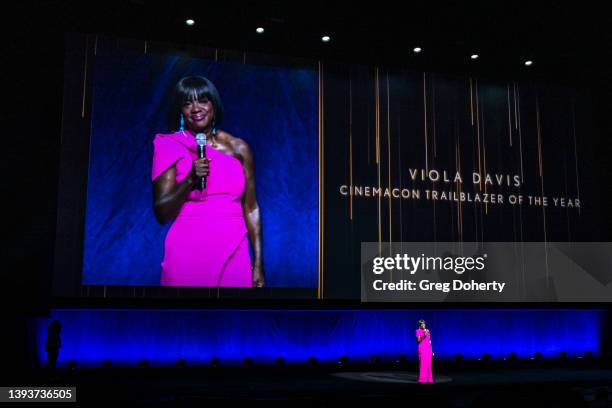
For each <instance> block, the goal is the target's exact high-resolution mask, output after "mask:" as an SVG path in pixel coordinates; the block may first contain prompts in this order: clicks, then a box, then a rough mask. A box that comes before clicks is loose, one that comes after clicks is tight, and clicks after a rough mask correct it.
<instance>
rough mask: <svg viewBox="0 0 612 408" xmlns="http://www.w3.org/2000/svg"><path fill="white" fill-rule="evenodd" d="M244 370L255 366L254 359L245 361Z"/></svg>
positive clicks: (248, 358) (249, 358)
mask: <svg viewBox="0 0 612 408" xmlns="http://www.w3.org/2000/svg"><path fill="white" fill-rule="evenodd" d="M243 363H244V368H249V367H252V366H253V359H252V358H251V357H247V358H245V359H244V362H243Z"/></svg>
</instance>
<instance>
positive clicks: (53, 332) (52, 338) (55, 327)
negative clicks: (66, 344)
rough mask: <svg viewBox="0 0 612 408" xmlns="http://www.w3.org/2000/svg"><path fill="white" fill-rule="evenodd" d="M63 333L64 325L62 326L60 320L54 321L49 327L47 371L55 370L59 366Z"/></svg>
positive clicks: (46, 345) (46, 347)
mask: <svg viewBox="0 0 612 408" xmlns="http://www.w3.org/2000/svg"><path fill="white" fill-rule="evenodd" d="M61 331H62V325H61V324H60V322H59V320H54V321H53V322H52V323H51V324H50V325H49V330H48V331H47V341H46V342H45V351H46V352H47V365H46V366H45V368H46V369H55V367H56V365H57V357H58V355H59V349H60V347H62V341H61V339H60V332H61Z"/></svg>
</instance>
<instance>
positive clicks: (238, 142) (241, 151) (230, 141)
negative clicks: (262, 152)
mask: <svg viewBox="0 0 612 408" xmlns="http://www.w3.org/2000/svg"><path fill="white" fill-rule="evenodd" d="M217 137H218V138H219V142H221V143H223V144H224V145H225V146H227V147H228V148H229V149H230V150H231V152H232V154H233V155H235V156H238V157H240V158H241V159H243V160H244V159H246V158H249V157H250V156H251V148H250V147H249V145H248V143H247V142H245V141H244V139H241V138H239V137H237V136H234V135H232V134H231V133H229V132H226V131H223V130H220V131H218V132H217Z"/></svg>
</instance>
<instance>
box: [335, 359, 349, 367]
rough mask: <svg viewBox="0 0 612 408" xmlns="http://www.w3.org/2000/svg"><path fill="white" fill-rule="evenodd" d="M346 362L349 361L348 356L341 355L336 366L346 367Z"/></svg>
mask: <svg viewBox="0 0 612 408" xmlns="http://www.w3.org/2000/svg"><path fill="white" fill-rule="evenodd" d="M348 363H349V358H348V356H341V357H340V358H339V359H338V367H339V368H342V367H346V366H347V365H348Z"/></svg>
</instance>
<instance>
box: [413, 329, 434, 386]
mask: <svg viewBox="0 0 612 408" xmlns="http://www.w3.org/2000/svg"><path fill="white" fill-rule="evenodd" d="M417 327H418V328H417V330H416V340H417V343H418V345H419V346H418V347H419V380H418V381H419V382H420V383H432V382H433V375H432V371H431V358H432V356H433V352H432V349H431V333H430V332H429V329H428V328H427V327H426V326H425V320H422V319H421V320H419V321H418V326H417Z"/></svg>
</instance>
